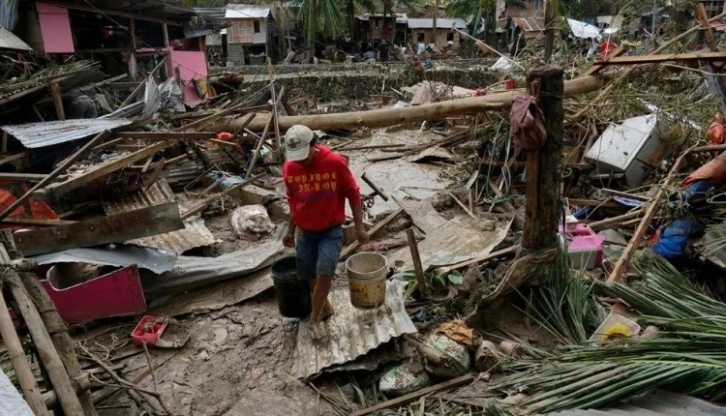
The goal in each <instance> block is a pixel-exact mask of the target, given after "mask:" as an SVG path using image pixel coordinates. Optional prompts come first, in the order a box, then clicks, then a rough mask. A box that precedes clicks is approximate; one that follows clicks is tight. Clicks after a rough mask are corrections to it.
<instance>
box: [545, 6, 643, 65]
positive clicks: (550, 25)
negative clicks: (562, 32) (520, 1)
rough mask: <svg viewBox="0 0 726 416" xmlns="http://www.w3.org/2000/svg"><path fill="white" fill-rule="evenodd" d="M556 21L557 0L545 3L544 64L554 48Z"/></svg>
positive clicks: (548, 59)
mask: <svg viewBox="0 0 726 416" xmlns="http://www.w3.org/2000/svg"><path fill="white" fill-rule="evenodd" d="M653 1H655V0H653ZM556 19H557V0H547V1H546V2H545V56H544V60H545V62H549V61H550V57H552V51H553V50H554V48H555V20H556Z"/></svg>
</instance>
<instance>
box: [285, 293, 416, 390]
mask: <svg viewBox="0 0 726 416" xmlns="http://www.w3.org/2000/svg"><path fill="white" fill-rule="evenodd" d="M404 286H405V283H404V282H398V281H389V282H387V286H386V305H385V306H382V307H378V308H375V309H362V308H356V307H354V306H353V305H352V304H351V303H350V294H349V291H348V289H347V288H341V289H336V290H333V291H332V292H331V293H330V297H329V299H330V302H331V303H332V304H333V308H334V309H335V314H334V315H333V316H332V317H330V319H328V320H327V321H325V322H324V323H323V325H325V328H326V330H327V331H328V334H329V336H328V338H327V340H325V341H322V342H321V341H313V339H312V337H311V334H310V329H309V328H308V327H307V325H306V324H305V323H304V322H301V323H300V327H299V329H298V334H297V347H296V349H295V357H294V360H293V369H292V373H293V375H295V377H297V378H299V379H307V378H309V377H311V376H314V375H316V374H319V373H320V372H321V371H323V370H325V369H327V368H329V367H332V366H334V365H339V364H345V363H348V362H351V361H353V360H355V359H356V358H358V357H362V356H363V355H365V354H367V353H368V352H369V351H371V350H373V349H374V348H376V347H378V346H379V345H381V344H384V343H386V342H388V341H390V340H392V339H394V338H397V337H400V336H402V335H404V334H413V333H416V332H417V330H416V327H415V326H414V325H413V322H411V318H409V317H408V313H407V312H406V308H405V306H404V299H403V289H404Z"/></svg>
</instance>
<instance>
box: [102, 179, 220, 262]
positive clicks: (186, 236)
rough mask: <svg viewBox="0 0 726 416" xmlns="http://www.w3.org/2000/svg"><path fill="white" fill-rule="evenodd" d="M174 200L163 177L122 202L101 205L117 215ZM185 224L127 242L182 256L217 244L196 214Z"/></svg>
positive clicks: (105, 209) (109, 213)
mask: <svg viewBox="0 0 726 416" xmlns="http://www.w3.org/2000/svg"><path fill="white" fill-rule="evenodd" d="M174 201H176V197H175V195H174V192H172V190H171V188H170V187H169V184H168V183H166V181H165V180H163V179H161V180H159V181H157V182H156V183H154V184H153V185H151V186H150V187H149V189H147V190H146V191H139V192H136V193H135V194H133V195H131V196H129V197H126V198H124V199H122V200H120V201H104V202H103V204H102V205H103V210H104V211H105V212H106V215H114V214H119V213H122V212H128V211H133V210H136V209H140V208H145V207H151V206H154V205H161V204H165V203H168V202H174ZM184 225H185V226H186V227H185V228H184V229H183V230H177V231H172V232H170V233H164V234H159V235H155V236H151V237H144V238H139V239H137V240H132V241H127V243H129V244H136V245H140V246H144V247H152V248H158V249H160V250H166V251H169V252H172V253H175V254H177V255H179V254H182V253H184V252H185V251H187V250H190V249H193V248H196V247H204V246H208V245H210V244H214V242H215V241H216V239H215V237H214V235H212V233H211V232H210V231H209V229H208V228H207V226H206V225H204V220H203V219H201V218H199V217H196V218H194V217H193V218H190V219H188V220H185V221H184Z"/></svg>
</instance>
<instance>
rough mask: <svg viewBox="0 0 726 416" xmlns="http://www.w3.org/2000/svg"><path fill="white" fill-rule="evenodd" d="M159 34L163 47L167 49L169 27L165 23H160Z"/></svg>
mask: <svg viewBox="0 0 726 416" xmlns="http://www.w3.org/2000/svg"><path fill="white" fill-rule="evenodd" d="M161 33H162V36H164V47H165V48H168V47H169V25H167V24H166V23H162V24H161Z"/></svg>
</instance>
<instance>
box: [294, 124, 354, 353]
mask: <svg viewBox="0 0 726 416" xmlns="http://www.w3.org/2000/svg"><path fill="white" fill-rule="evenodd" d="M285 155H286V159H287V160H286V161H285V164H284V165H283V167H282V176H283V179H284V181H285V187H286V195H287V200H288V203H289V204H290V220H289V223H288V228H287V233H286V234H285V237H284V238H283V243H284V244H285V246H287V247H295V248H296V254H297V272H298V277H299V278H300V279H303V280H305V281H307V283H308V286H309V287H310V291H311V294H312V304H313V305H312V311H311V312H310V318H309V322H310V329H311V331H312V333H313V338H315V339H321V338H324V337H325V331H324V330H323V328H322V326H321V325H320V323H321V322H322V321H323V320H325V319H327V318H328V317H330V316H331V315H332V314H333V312H334V311H333V306H332V305H331V304H330V301H329V300H328V294H329V293H330V287H331V284H332V280H333V277H334V276H335V269H336V267H337V264H338V260H339V257H340V250H341V248H342V246H343V228H342V224H343V221H345V201H346V200H348V204H349V205H350V209H351V211H352V213H353V223H354V226H355V230H356V235H357V237H358V242H359V243H360V244H361V249H364V247H365V246H366V245H367V244H368V234H367V232H366V230H365V228H364V226H363V206H362V200H361V195H360V188H359V187H358V184H357V183H356V181H355V178H354V177H353V174H352V173H351V171H350V168H349V167H348V161H347V160H346V159H345V158H344V157H343V156H341V155H339V154H338V153H334V152H332V151H331V150H330V149H328V148H327V147H325V146H323V145H320V144H318V143H317V139H316V138H315V134H314V133H313V132H312V130H310V129H309V128H307V127H306V126H302V125H295V126H292V127H290V129H289V130H288V131H287V133H286V134H285ZM296 229H299V230H300V231H301V236H300V238H298V239H297V241H296V240H295V232H296Z"/></svg>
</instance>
